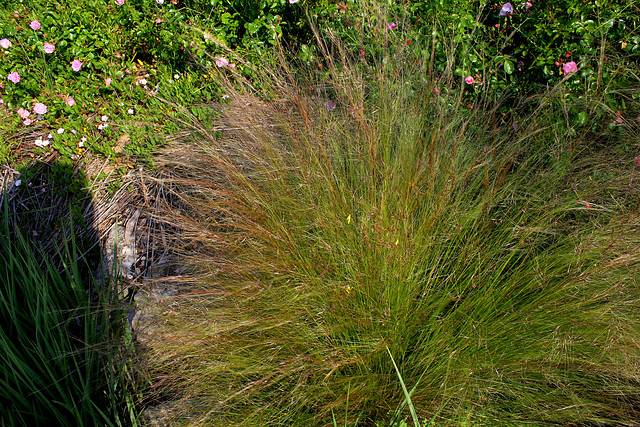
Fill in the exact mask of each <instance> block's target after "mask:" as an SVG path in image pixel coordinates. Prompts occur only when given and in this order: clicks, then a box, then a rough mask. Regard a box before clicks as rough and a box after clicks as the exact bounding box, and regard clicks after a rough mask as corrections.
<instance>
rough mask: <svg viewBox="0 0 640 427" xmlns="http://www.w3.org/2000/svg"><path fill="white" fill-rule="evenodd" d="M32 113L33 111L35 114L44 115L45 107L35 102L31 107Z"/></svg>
mask: <svg viewBox="0 0 640 427" xmlns="http://www.w3.org/2000/svg"><path fill="white" fill-rule="evenodd" d="M33 111H35V112H36V114H44V113H46V112H47V106H46V105H44V104H42V103H40V102H36V104H35V105H34V106H33Z"/></svg>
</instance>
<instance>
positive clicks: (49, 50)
mask: <svg viewBox="0 0 640 427" xmlns="http://www.w3.org/2000/svg"><path fill="white" fill-rule="evenodd" d="M54 50H56V47H55V46H54V45H52V44H51V43H45V44H44V51H45V53H53V51H54Z"/></svg>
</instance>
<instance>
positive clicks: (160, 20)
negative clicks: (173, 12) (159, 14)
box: [154, 18, 162, 24]
mask: <svg viewBox="0 0 640 427" xmlns="http://www.w3.org/2000/svg"><path fill="white" fill-rule="evenodd" d="M154 22H155V23H156V24H160V23H162V19H160V18H158V19H156V20H155V21H154Z"/></svg>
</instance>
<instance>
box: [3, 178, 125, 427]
mask: <svg viewBox="0 0 640 427" xmlns="http://www.w3.org/2000/svg"><path fill="white" fill-rule="evenodd" d="M18 184H20V185H23V184H21V183H17V184H15V185H18ZM24 185H26V183H25V184H24ZM8 197H9V196H8V195H7V193H4V194H3V197H2V198H0V204H1V206H0V209H2V214H0V320H1V324H2V328H1V329H0V405H1V407H2V412H1V413H0V425H2V426H37V425H51V426H53V425H55V426H73V427H77V426H97V425H101V426H109V427H111V426H113V427H115V426H118V427H120V426H135V425H138V424H137V423H138V421H137V420H138V411H137V408H136V406H135V403H136V401H137V396H135V394H134V392H133V388H132V384H133V377H134V375H133V370H132V366H131V361H132V358H131V352H130V351H127V349H128V348H129V349H130V347H129V345H128V344H127V343H130V342H131V336H130V333H129V331H128V326H127V324H126V322H127V318H126V315H127V310H128V306H127V305H126V303H125V302H124V301H122V298H121V297H120V296H118V295H116V292H115V291H112V290H111V289H110V287H111V285H112V284H111V283H109V280H108V279H106V280H104V281H103V282H102V283H100V284H98V283H96V282H95V281H92V280H90V279H88V278H87V277H86V276H87V273H86V268H87V265H88V263H87V262H86V260H85V259H84V258H83V257H82V256H81V255H80V253H79V246H78V245H77V244H76V241H75V240H74V238H73V234H72V233H71V238H70V240H69V241H64V242H62V241H58V243H57V244H58V246H57V247H56V249H58V255H59V256H57V257H52V256H50V254H49V253H47V252H45V250H43V249H42V248H39V249H36V248H34V246H35V245H34V244H33V242H31V241H29V240H28V239H27V238H26V237H24V235H23V234H22V233H21V232H20V229H19V226H20V225H24V224H19V223H17V222H16V216H17V215H16V214H11V213H10V211H9V207H8V203H7V198H8ZM13 197H15V194H13ZM32 214H33V212H32ZM25 216H26V214H23V215H21V218H22V219H23V222H25V221H24V218H25ZM105 277H108V275H107V274H105Z"/></svg>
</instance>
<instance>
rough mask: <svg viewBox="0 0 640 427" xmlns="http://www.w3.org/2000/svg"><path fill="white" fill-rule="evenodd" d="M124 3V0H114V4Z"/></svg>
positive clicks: (120, 4)
mask: <svg viewBox="0 0 640 427" xmlns="http://www.w3.org/2000/svg"><path fill="white" fill-rule="evenodd" d="M123 4H124V0H116V5H118V6H122V5H123Z"/></svg>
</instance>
